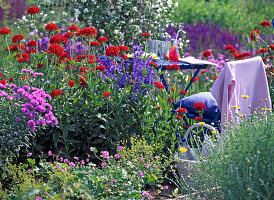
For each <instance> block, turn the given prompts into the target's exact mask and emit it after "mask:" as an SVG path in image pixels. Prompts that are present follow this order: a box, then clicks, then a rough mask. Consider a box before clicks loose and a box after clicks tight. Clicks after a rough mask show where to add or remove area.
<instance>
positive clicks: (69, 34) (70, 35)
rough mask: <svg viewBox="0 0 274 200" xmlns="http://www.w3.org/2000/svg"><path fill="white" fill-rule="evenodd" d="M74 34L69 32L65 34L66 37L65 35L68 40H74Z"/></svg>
mask: <svg viewBox="0 0 274 200" xmlns="http://www.w3.org/2000/svg"><path fill="white" fill-rule="evenodd" d="M73 36H74V35H73V33H71V32H67V33H65V35H64V37H65V38H67V39H71V38H73Z"/></svg>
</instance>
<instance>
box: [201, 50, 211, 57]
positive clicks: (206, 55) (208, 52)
mask: <svg viewBox="0 0 274 200" xmlns="http://www.w3.org/2000/svg"><path fill="white" fill-rule="evenodd" d="M209 56H211V51H209V50H206V51H205V52H204V53H203V57H204V58H208V57H209Z"/></svg>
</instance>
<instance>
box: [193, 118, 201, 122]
mask: <svg viewBox="0 0 274 200" xmlns="http://www.w3.org/2000/svg"><path fill="white" fill-rule="evenodd" d="M193 119H194V120H196V121H203V119H202V118H201V117H194V118H193Z"/></svg>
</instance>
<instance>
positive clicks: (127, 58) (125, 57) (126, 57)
mask: <svg viewBox="0 0 274 200" xmlns="http://www.w3.org/2000/svg"><path fill="white" fill-rule="evenodd" d="M121 58H122V59H124V60H129V57H128V56H127V54H122V55H121Z"/></svg>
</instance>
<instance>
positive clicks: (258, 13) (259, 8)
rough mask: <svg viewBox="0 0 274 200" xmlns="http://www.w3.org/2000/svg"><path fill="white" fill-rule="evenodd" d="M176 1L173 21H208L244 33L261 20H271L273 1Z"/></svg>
mask: <svg viewBox="0 0 274 200" xmlns="http://www.w3.org/2000/svg"><path fill="white" fill-rule="evenodd" d="M178 3H179V6H178V8H177V10H176V12H175V14H174V15H173V16H172V17H173V18H172V20H173V21H175V22H182V23H188V24H193V23H196V22H210V23H212V24H217V25H218V26H220V27H222V28H223V29H231V30H233V31H234V32H236V33H241V34H246V35H247V34H249V33H250V32H251V31H252V30H254V29H258V27H259V23H260V22H261V21H265V20H268V21H269V20H271V19H272V17H273V16H272V13H273V7H274V4H273V2H271V1H266V0H263V1H257V0H247V1H243V0H240V1H238V0H231V1H219V0H209V1H206V0H193V1H188V0H179V1H178Z"/></svg>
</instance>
